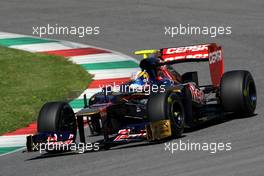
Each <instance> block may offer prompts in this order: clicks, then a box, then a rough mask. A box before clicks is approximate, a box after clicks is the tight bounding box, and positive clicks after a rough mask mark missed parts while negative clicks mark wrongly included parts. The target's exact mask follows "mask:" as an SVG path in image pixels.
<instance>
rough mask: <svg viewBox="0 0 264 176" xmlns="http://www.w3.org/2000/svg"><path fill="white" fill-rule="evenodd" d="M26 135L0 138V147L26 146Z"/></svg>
mask: <svg viewBox="0 0 264 176" xmlns="http://www.w3.org/2000/svg"><path fill="white" fill-rule="evenodd" d="M26 136H27V135H14V136H0V141H1V144H0V147H16V146H26V142H25V139H26Z"/></svg>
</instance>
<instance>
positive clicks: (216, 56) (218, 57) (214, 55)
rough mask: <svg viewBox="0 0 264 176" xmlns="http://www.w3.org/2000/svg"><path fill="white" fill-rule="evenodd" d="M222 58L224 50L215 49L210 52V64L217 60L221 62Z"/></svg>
mask: <svg viewBox="0 0 264 176" xmlns="http://www.w3.org/2000/svg"><path fill="white" fill-rule="evenodd" d="M221 60H222V51H221V50H218V51H214V52H212V53H209V64H214V63H216V62H219V61H221Z"/></svg>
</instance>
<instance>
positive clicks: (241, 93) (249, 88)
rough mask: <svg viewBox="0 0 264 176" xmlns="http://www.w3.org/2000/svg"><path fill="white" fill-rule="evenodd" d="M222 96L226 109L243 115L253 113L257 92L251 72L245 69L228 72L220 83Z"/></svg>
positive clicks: (223, 105) (222, 102)
mask: <svg viewBox="0 0 264 176" xmlns="http://www.w3.org/2000/svg"><path fill="white" fill-rule="evenodd" d="M220 98H221V104H222V107H223V109H224V111H226V112H234V113H236V114H240V115H243V116H250V115H253V114H254V111H255V109H256V104H257V92H256V87H255V82H254V79H253V77H252V76H251V74H250V73H249V72H248V71H245V70H236V71H230V72H226V73H225V74H224V75H223V77H222V79H221V83H220Z"/></svg>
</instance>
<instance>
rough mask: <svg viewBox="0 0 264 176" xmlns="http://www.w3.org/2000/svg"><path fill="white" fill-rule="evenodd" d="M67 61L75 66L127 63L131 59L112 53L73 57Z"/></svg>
mask: <svg viewBox="0 0 264 176" xmlns="http://www.w3.org/2000/svg"><path fill="white" fill-rule="evenodd" d="M69 60H70V61H72V62H73V63H75V64H91V63H102V62H118V61H128V60H131V59H129V58H127V57H123V56H120V55H117V54H114V53H104V54H93V55H84V56H74V57H70V59H69Z"/></svg>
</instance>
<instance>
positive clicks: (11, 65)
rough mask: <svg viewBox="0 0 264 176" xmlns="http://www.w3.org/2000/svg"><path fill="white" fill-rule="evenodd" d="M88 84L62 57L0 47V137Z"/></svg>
mask: <svg viewBox="0 0 264 176" xmlns="http://www.w3.org/2000/svg"><path fill="white" fill-rule="evenodd" d="M90 81H91V76H90V75H89V74H88V73H87V72H86V71H85V70H83V69H82V68H81V66H79V65H75V64H72V63H71V62H70V61H67V59H65V58H63V57H58V56H50V55H44V54H36V53H29V52H24V51H19V50H15V49H10V48H4V47H0V134H3V133H5V132H8V131H12V130H15V129H17V128H21V127H25V126H27V124H29V123H31V122H33V121H35V120H36V117H37V114H38V112H39V109H40V108H41V106H42V105H43V104H44V103H45V102H47V101H57V100H65V99H66V98H67V97H68V96H69V94H70V92H71V91H75V90H84V89H85V88H86V87H87V84H88V82H90Z"/></svg>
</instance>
